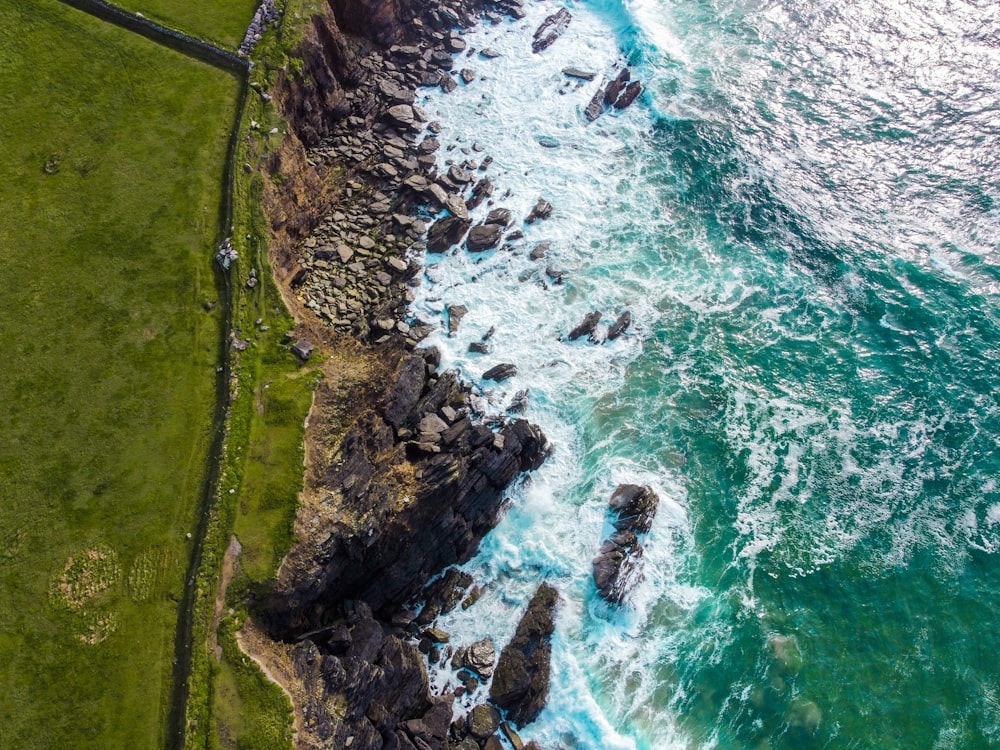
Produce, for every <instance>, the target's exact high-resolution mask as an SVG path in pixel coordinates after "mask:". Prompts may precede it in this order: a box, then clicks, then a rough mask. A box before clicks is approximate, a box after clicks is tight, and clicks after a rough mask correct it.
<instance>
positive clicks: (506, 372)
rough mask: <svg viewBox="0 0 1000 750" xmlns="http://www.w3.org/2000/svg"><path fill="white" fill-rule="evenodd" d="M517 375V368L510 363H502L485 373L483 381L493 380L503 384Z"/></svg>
mask: <svg viewBox="0 0 1000 750" xmlns="http://www.w3.org/2000/svg"><path fill="white" fill-rule="evenodd" d="M515 375H517V366H516V365H512V364H509V363H502V364H499V365H496V366H495V367H491V368H490V369H488V370H487V371H486V372H484V373H483V380H493V381H496V382H497V383H502V382H503V381H505V380H508V379H509V378H512V377H514V376H515Z"/></svg>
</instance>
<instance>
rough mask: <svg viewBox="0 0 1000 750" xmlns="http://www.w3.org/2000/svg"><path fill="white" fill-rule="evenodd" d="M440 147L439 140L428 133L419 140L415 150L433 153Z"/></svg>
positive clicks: (422, 152)
mask: <svg viewBox="0 0 1000 750" xmlns="http://www.w3.org/2000/svg"><path fill="white" fill-rule="evenodd" d="M440 147H441V142H440V141H438V139H437V138H435V137H434V136H432V135H429V136H427V137H426V138H424V139H423V140H422V141H420V145H418V146H417V151H418V152H420V153H421V154H433V153H434V152H435V151H437V150H438V149H439V148H440Z"/></svg>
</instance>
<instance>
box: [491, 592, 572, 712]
mask: <svg viewBox="0 0 1000 750" xmlns="http://www.w3.org/2000/svg"><path fill="white" fill-rule="evenodd" d="M558 603H559V592H557V591H556V590H555V589H554V588H553V587H552V586H550V585H549V584H547V583H543V584H542V585H541V586H539V587H538V590H537V591H536V592H535V595H534V596H533V597H531V601H530V602H529V603H528V609H527V611H525V613H524V616H523V617H521V621H520V622H519V623H518V624H517V630H516V631H515V633H514V637H513V638H512V639H511V641H510V643H508V644H507V645H506V646H504V648H503V651H501V652H500V661H499V663H498V664H497V667H496V674H495V675H494V676H493V684H492V685H491V686H490V698H492V699H493V702H494V703H496V704H497V705H498V706H500V707H501V708H504V709H506V710H507V715H508V716H509V718H510V720H511V721H512V722H514V724H516V725H517V726H519V727H520V726H524V725H525V724H528V723H530V722H532V721H534V720H535V719H536V718H537V717H538V714H539V713H541V710H542V709H543V708H544V707H545V701H546V700H547V699H548V695H549V669H550V661H551V658H552V633H553V631H554V630H555V610H556V605H558Z"/></svg>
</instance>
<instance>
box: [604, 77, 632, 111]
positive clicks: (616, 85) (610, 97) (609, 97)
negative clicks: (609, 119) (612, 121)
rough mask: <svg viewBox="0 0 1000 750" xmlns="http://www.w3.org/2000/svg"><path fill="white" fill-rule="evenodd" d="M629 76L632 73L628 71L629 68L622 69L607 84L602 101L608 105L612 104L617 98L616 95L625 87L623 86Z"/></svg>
mask: <svg viewBox="0 0 1000 750" xmlns="http://www.w3.org/2000/svg"><path fill="white" fill-rule="evenodd" d="M631 77H632V74H631V73H630V72H629V69H628V68H625V69H623V70H622V71H621V72H620V73H619V74H618V75H617V76H616V77H615V79H614V80H613V81H611V83H609V84H608V85H607V88H605V89H604V103H605V104H608V105H610V104H614V103H615V101H616V100H617V99H618V95H619V94H621V92H622V91H623V90H624V89H625V86H626V84H627V83H628V82H629V79H630V78H631Z"/></svg>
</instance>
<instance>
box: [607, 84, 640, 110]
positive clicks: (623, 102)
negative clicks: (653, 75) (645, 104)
mask: <svg viewBox="0 0 1000 750" xmlns="http://www.w3.org/2000/svg"><path fill="white" fill-rule="evenodd" d="M641 93H642V84H640V83H639V82H638V81H633V82H632V83H630V84H629V85H628V86H626V87H625V90H624V91H622V93H621V94H620V95H619V96H618V98H617V99H615V105H614V106H615V109H625V108H626V107H627V106H629V105H630V104H631V103H632V102H634V101H635V100H636V97H638V96H639V94H641Z"/></svg>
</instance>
